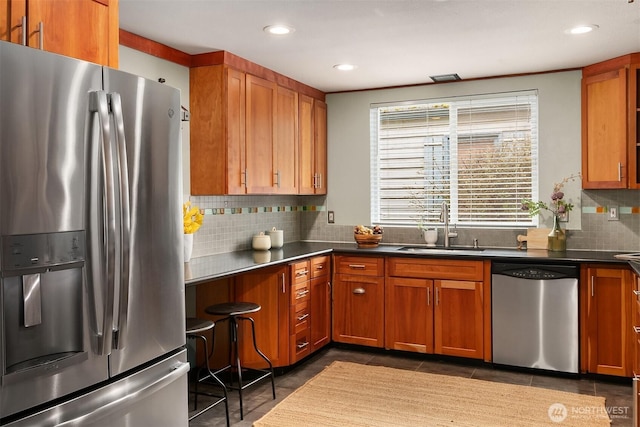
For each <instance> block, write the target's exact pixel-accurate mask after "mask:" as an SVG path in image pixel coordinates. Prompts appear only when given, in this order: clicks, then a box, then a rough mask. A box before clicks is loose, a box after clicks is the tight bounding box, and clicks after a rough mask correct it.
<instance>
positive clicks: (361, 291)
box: [353, 288, 366, 295]
mask: <svg viewBox="0 0 640 427" xmlns="http://www.w3.org/2000/svg"><path fill="white" fill-rule="evenodd" d="M353 293H354V294H356V295H363V294H365V293H366V291H365V290H364V288H355V289H354V290H353Z"/></svg>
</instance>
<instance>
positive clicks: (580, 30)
mask: <svg viewBox="0 0 640 427" xmlns="http://www.w3.org/2000/svg"><path fill="white" fill-rule="evenodd" d="M598 28H600V27H599V26H597V25H595V24H590V25H577V26H575V27H573V28H570V29H568V30H567V31H565V32H566V33H568V34H586V33H590V32H591V31H593V30H597V29H598Z"/></svg>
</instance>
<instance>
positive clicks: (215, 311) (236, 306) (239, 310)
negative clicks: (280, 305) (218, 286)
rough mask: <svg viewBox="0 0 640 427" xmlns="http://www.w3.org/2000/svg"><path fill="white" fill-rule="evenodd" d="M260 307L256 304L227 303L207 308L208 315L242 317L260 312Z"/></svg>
mask: <svg viewBox="0 0 640 427" xmlns="http://www.w3.org/2000/svg"><path fill="white" fill-rule="evenodd" d="M260 308H261V307H260V305H259V304H256V303H254V302H225V303H221V304H214V305H210V306H209V307H207V308H205V310H204V311H205V312H206V313H207V314H212V315H216V316H241V315H243V314H249V313H255V312H256V311H260Z"/></svg>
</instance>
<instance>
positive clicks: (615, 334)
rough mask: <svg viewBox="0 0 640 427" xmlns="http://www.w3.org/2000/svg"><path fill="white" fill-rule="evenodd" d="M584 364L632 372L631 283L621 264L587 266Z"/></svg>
mask: <svg viewBox="0 0 640 427" xmlns="http://www.w3.org/2000/svg"><path fill="white" fill-rule="evenodd" d="M585 285H586V286H587V287H588V289H587V292H588V294H587V323H588V325H587V326H588V331H587V364H588V370H589V372H591V373H596V374H605V375H618V376H624V377H628V376H631V371H632V366H631V363H632V361H631V358H632V354H633V352H632V343H633V337H632V319H631V310H632V301H633V297H632V295H633V294H632V285H631V273H630V271H629V270H627V269H624V268H604V267H602V268H600V267H598V268H588V269H587V280H586V283H585Z"/></svg>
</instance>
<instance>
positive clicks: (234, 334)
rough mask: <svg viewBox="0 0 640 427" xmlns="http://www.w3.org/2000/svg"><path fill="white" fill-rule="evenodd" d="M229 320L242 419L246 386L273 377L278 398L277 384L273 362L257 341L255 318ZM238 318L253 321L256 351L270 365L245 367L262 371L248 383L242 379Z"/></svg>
mask: <svg viewBox="0 0 640 427" xmlns="http://www.w3.org/2000/svg"><path fill="white" fill-rule="evenodd" d="M228 320H229V334H230V338H231V347H230V348H229V351H230V354H229V359H230V360H229V366H228V368H229V367H231V366H232V365H231V363H232V362H231V359H232V358H231V353H233V356H234V357H235V360H234V361H233V362H234V363H235V369H236V370H237V375H238V387H237V388H238V395H239V398H240V419H241V420H242V419H244V413H243V407H242V390H244V389H245V388H247V387H249V386H251V385H253V384H255V383H257V382H258V381H261V380H263V379H265V378H267V377H271V392H272V394H273V398H274V399H275V398H276V385H275V380H274V374H273V365H272V364H271V361H270V360H269V358H268V357H267V356H265V354H264V353H263V352H262V351H260V349H259V348H258V344H257V342H256V328H255V323H254V321H253V318H251V317H243V316H230V317H229V318H228ZM238 320H245V321H249V322H251V337H252V339H253V348H254V350H255V351H256V353H258V355H260V357H261V358H262V359H264V361H265V362H267V364H268V365H269V368H268V369H264V370H262V369H248V368H245V369H247V370H251V371H253V372H258V373H260V375H259V376H258V377H257V378H254V379H252V380H251V381H249V382H248V383H244V380H243V379H242V369H243V368H242V366H241V363H240V353H239V352H238ZM230 388H235V387H233V383H232V384H231V386H230Z"/></svg>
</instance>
